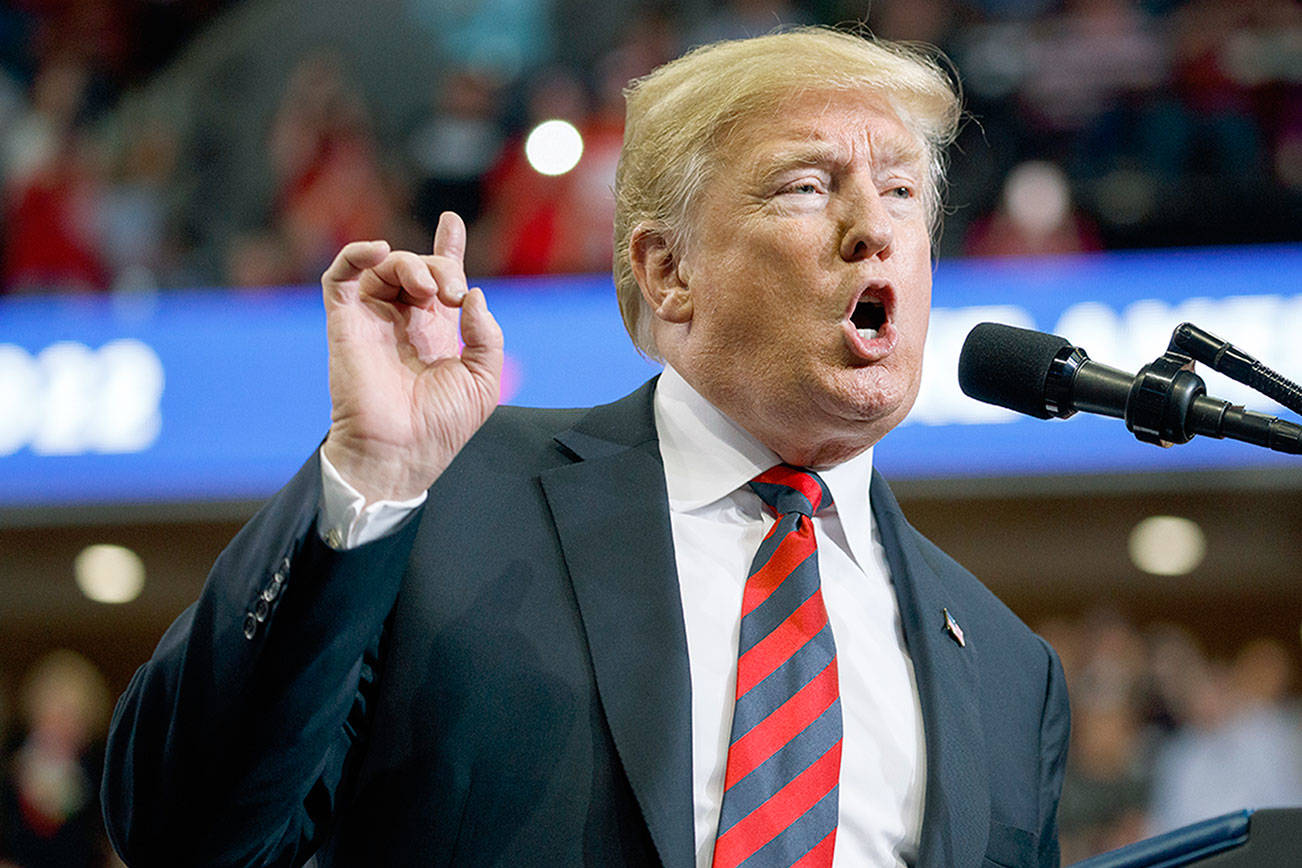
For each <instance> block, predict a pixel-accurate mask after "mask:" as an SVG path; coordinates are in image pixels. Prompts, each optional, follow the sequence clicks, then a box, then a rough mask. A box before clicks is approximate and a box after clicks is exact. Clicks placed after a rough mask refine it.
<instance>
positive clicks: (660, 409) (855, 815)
mask: <svg viewBox="0 0 1302 868" xmlns="http://www.w3.org/2000/svg"><path fill="white" fill-rule="evenodd" d="M654 406H655V423H656V431H657V433H658V435H659V438H660V454H661V455H662V456H663V458H664V466H665V482H666V486H667V489H668V493H669V518H670V526H671V529H672V533H673V541H674V558H675V562H676V564H677V568H678V582H679V590H680V593H681V595H682V601H683V620H684V623H685V625H686V631H687V654H688V665H689V668H690V672H691V679H692V797H693V802H694V813H695V831H696V857H697V858H696V861H697V866H698V868H709V866H710V861H711V859H712V857H713V852H714V839H715V835H716V832H717V828H718V823H719V806H720V802H721V800H722V797H723V777H724V770H725V767H726V764H727V757H728V739H729V734H730V730H731V727H732V710H733V694H734V691H735V688H736V678H737V638H738V631H739V627H740V613H741V598H742V589H743V588H744V586H745V583H746V574H747V572H748V571H749V568H750V562H751V559H752V558H753V557H754V554H755V552H756V551H757V550H758V548H759V544H760V541H761V540H762V539H763V538H764V534H765V533H767V531H768V528H769V526H770V525H772V524H773V521H774V518H773V517H772V516H771V515H770V514H768V512H767V510H764V509H763V507H762V504H761V503H760V499H759V497H758V496H757V495H756V494H754V493H753V492H752V491H751V490H750V489H749V488H748V487H747V486H746V483H747V482H749V481H750V480H751V479H753V478H754V477H755V476H757V475H758V474H759V473H761V472H763V471H764V470H767V469H768V468H770V467H772V466H773V465H774V464H777V463H779V459H778V457H777V456H776V454H775V453H773V452H772V451H770V450H769V449H768V448H767V447H765V446H763V445H762V444H760V443H759V442H758V441H757V440H755V438H753V437H751V436H750V435H749V434H748V433H746V432H745V431H744V430H742V429H741V428H740V427H738V426H737V425H736V424H735V423H733V422H732V420H730V419H729V418H728V417H727V416H725V415H724V414H723V413H721V412H720V411H719V410H717V409H716V408H715V407H714V406H713V405H711V404H710V403H709V402H708V401H706V400H705V399H704V398H702V397H701V396H700V395H699V394H698V393H697V392H696V391H695V390H694V389H692V387H691V386H689V385H688V384H687V382H686V381H685V380H683V378H682V377H681V376H680V375H679V374H678V373H677V372H676V371H674V370H673V369H672V368H669V367H666V368H665V372H664V374H663V375H662V376H661V378H660V381H659V383H658V385H657V388H656V394H655V404H654ZM321 465H322V476H323V496H322V503H321V508H320V513H319V518H318V528H319V529H320V533H321V535H322V537H323V538H324V539H325V540H326V541H327V542H328V543H329V544H330V545H332V546H334V547H336V548H351V547H354V546H357V545H361V544H362V543H364V542H367V541H369V540H372V539H377V538H379V537H380V536H383V535H384V534H386V533H388V532H389V531H390V530H392V529H393V527H394V526H396V525H397V523H398V522H400V521H401V520H402V518H403V517H404V516H405V515H406V514H407V513H408V512H409V511H410V510H411V509H414V508H416V507H417V506H419V505H420V504H421V503H423V502H424V495H421V496H419V497H417V498H414V499H412V500H410V501H404V502H401V503H397V502H391V501H387V502H380V503H375V504H371V505H370V506H367V507H365V508H363V506H364V498H362V496H361V495H360V494H359V493H358V492H357V491H356V490H355V489H353V488H352V486H350V485H348V483H347V482H346V481H345V480H344V479H343V477H342V476H340V475H339V473H338V472H337V471H336V470H335V468H334V467H333V466H331V464H330V462H329V461H328V460H326V459H325V455H324V453H322V456H321ZM819 475H820V476H821V477H822V479H823V481H824V482H825V483H826V484H827V486H828V488H829V489H830V490H831V492H832V500H833V504H834V505H833V506H832V507H831V508H825V509H823V510H822V511H820V513H819V514H818V516H816V517H815V518H814V532H815V536H816V538H817V540H818V545H819V550H818V563H819V574H820V578H821V581H822V588H823V599H824V601H825V603H826V605H827V610H828V618H829V619H830V621H831V624H832V635H833V637H834V639H835V641H836V647H837V666H838V671H839V676H840V690H841V708H842V720H843V744H842V755H841V789H840V816H839V823H838V827H837V835H836V850H835V857H834V861H833V865H834V866H864V865H873V866H891V865H906V864H912V863H913V862H914V861H915V859H916V856H917V852H918V842H919V840H920V837H921V830H922V809H923V797H924V787H925V781H926V774H925V772H926V756H925V751H924V747H923V728H922V708H921V705H920V703H919V699H918V689H917V684H916V682H915V679H914V674H913V663H912V660H911V659H910V657H909V653H908V650H907V648H906V647H905V644H904V634H903V629H902V626H901V623H900V614H899V607H898V605H897V603H896V599H895V592H894V589H893V588H892V586H891V579H890V569H889V567H888V566H887V564H886V554H885V551H884V550H883V548H882V545H881V540H880V538H879V535H878V534H877V532H876V527H875V524H874V522H873V518H872V511H871V509H870V508H869V503H868V486H869V482H870V480H871V476H872V450H871V449H870V450H868V451H867V452H865V453H864V454H862V455H860V456H858V457H856V458H854V459H852V460H850V461H847V462H845V463H844V464H841V465H838V466H836V467H834V468H831V469H829V470H824V471H820V473H819Z"/></svg>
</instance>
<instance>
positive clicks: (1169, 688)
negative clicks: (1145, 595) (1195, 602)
mask: <svg viewBox="0 0 1302 868" xmlns="http://www.w3.org/2000/svg"><path fill="white" fill-rule="evenodd" d="M1038 631H1039V632H1040V633H1041V635H1043V636H1044V637H1045V638H1046V639H1047V640H1048V641H1049V642H1050V643H1051V644H1052V645H1053V646H1054V648H1055V649H1056V650H1057V651H1058V653H1059V655H1060V656H1061V657H1062V662H1063V668H1064V669H1065V670H1066V673H1067V688H1068V694H1069V695H1070V697H1071V726H1072V733H1071V736H1072V737H1071V748H1070V750H1069V752H1068V757H1067V776H1066V779H1065V781H1064V783H1063V792H1062V802H1061V805H1060V807H1059V825H1060V829H1061V844H1062V856H1063V864H1064V865H1070V864H1071V863H1072V862H1075V861H1078V860H1080V859H1084V858H1086V857H1088V856H1091V855H1094V854H1096V853H1101V852H1103V851H1106V850H1111V849H1114V848H1116V847H1121V846H1124V845H1126V844H1130V843H1133V842H1135V841H1138V840H1140V839H1141V838H1145V837H1148V836H1150V835H1156V834H1160V833H1162V832H1167V831H1170V830H1172V829H1176V828H1179V827H1180V826H1185V825H1188V824H1190V823H1194V822H1197V821H1198V820H1202V819H1206V818H1208V817H1216V816H1220V815H1222V814H1228V813H1230V812H1232V811H1238V810H1241V809H1243V808H1265V807H1283V806H1302V703H1300V702H1299V695H1298V692H1297V690H1298V685H1297V664H1296V660H1297V655H1296V652H1297V650H1298V649H1297V643H1296V642H1295V641H1294V642H1291V643H1288V644H1286V643H1284V642H1283V641H1281V640H1279V639H1277V638H1256V639H1252V640H1250V641H1248V642H1246V643H1244V644H1243V645H1242V646H1241V647H1240V648H1238V649H1237V650H1236V651H1235V652H1234V653H1233V654H1232V656H1230V657H1229V658H1228V659H1219V658H1216V657H1212V656H1209V655H1208V654H1207V653H1205V651H1204V650H1203V648H1202V647H1201V644H1200V642H1199V639H1198V637H1195V636H1194V635H1193V634H1192V633H1191V632H1189V631H1188V630H1186V629H1184V628H1183V627H1181V626H1179V625H1176V624H1172V623H1153V624H1149V625H1147V626H1146V627H1144V628H1143V629H1140V628H1138V627H1137V626H1136V625H1135V624H1133V623H1132V622H1131V621H1129V620H1127V619H1126V618H1125V617H1123V616H1121V615H1119V614H1118V613H1116V612H1114V611H1111V610H1100V611H1097V612H1094V613H1091V614H1089V615H1087V616H1085V617H1082V618H1078V619H1073V620H1061V621H1054V622H1051V623H1044V624H1040V625H1038Z"/></svg>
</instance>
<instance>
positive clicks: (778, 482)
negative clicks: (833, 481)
mask: <svg viewBox="0 0 1302 868" xmlns="http://www.w3.org/2000/svg"><path fill="white" fill-rule="evenodd" d="M750 487H751V489H752V490H753V491H754V492H755V493H756V494H758V495H759V497H760V500H762V501H764V504H765V505H766V506H767V507H768V508H769V509H771V510H773V511H774V512H776V513H777V514H778V515H786V514H787V513H792V512H798V513H800V514H801V515H807V516H810V517H813V515H814V514H815V513H817V512H818V510H819V509H821V508H822V507H824V506H827V505H828V504H829V503H831V502H832V492H831V491H829V490H828V488H827V484H826V483H825V482H823V480H821V479H819V478H818V474H817V473H815V472H814V471H812V470H805V469H803V468H801V467H792V466H791V465H790V464H779V465H777V466H776V467H770V468H769V469H768V470H765V471H764V472H763V473H761V474H760V475H759V476H756V477H755V478H754V479H752V480H751V481H750Z"/></svg>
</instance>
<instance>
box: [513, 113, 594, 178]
mask: <svg viewBox="0 0 1302 868" xmlns="http://www.w3.org/2000/svg"><path fill="white" fill-rule="evenodd" d="M524 156H525V158H526V159H527V160H528V161H529V165H530V166H533V168H534V170H535V171H537V172H540V173H541V174H544V175H564V174H565V173H566V172H568V171H569V170H570V169H573V168H574V167H575V166H577V165H578V164H579V157H582V156H583V136H581V135H579V131H578V130H576V129H575V128H574V124H572V123H570V122H569V121H561V120H551V121H543V122H542V123H540V124H539V125H538V126H536V127H534V128H533V130H532V131H530V133H529V137H528V138H526V139H525V140H524Z"/></svg>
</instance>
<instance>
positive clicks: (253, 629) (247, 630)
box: [244, 612, 258, 639]
mask: <svg viewBox="0 0 1302 868" xmlns="http://www.w3.org/2000/svg"><path fill="white" fill-rule="evenodd" d="M257 632H258V619H257V618H255V617H253V613H252V612H249V613H248V614H247V615H245V616H244V638H245V639H252V638H253V635H254V634H255V633H257Z"/></svg>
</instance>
